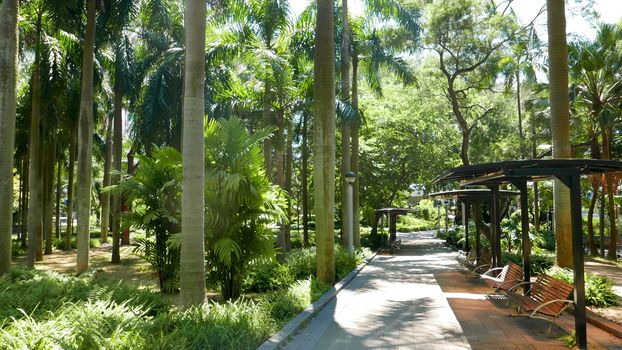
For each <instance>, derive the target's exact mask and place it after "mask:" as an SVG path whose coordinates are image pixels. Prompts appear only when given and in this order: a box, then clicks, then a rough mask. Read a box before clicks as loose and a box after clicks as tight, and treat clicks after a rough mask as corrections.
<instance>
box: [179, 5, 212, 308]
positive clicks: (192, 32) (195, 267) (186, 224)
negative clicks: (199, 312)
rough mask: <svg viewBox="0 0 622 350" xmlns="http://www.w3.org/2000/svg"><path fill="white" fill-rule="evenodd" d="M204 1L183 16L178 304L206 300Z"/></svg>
mask: <svg viewBox="0 0 622 350" xmlns="http://www.w3.org/2000/svg"><path fill="white" fill-rule="evenodd" d="M205 14H206V8H205V1H203V0H187V2H186V16H185V24H184V28H185V34H186V63H185V70H186V71H185V75H184V91H185V94H184V128H183V146H182V153H183V184H182V211H181V212H182V214H181V215H182V218H181V224H182V232H183V236H182V240H181V267H180V284H181V303H182V305H183V306H191V305H200V304H202V303H203V302H204V300H205V247H204V235H205V230H204V210H205V205H204V200H205V199H204V196H203V193H204V183H205V173H204V164H205V157H204V150H203V144H204V139H203V117H204V105H203V103H204V97H203V96H204V89H205V82H204V77H205Z"/></svg>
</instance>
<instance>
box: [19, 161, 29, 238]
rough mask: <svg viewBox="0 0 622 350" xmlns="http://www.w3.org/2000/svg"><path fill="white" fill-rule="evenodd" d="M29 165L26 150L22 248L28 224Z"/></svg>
mask: <svg viewBox="0 0 622 350" xmlns="http://www.w3.org/2000/svg"><path fill="white" fill-rule="evenodd" d="M29 167H30V157H29V155H28V152H26V153H25V154H24V188H23V190H22V191H23V194H22V213H21V214H22V234H21V237H20V239H21V244H20V246H21V247H22V248H26V246H27V243H28V230H27V226H28V193H29V192H30V189H29V182H28V177H29V174H28V173H29Z"/></svg>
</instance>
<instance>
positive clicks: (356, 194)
mask: <svg viewBox="0 0 622 350" xmlns="http://www.w3.org/2000/svg"><path fill="white" fill-rule="evenodd" d="M358 63H359V61H358V56H357V54H356V52H354V53H353V55H352V108H354V109H356V110H358V109H359V95H358V86H359V84H358V66H359V65H358ZM359 125H360V121H359V122H358V123H355V124H354V125H352V133H351V137H352V151H351V157H350V163H351V166H350V169H351V170H352V172H354V173H355V174H356V181H354V183H353V184H352V211H353V213H354V217H353V218H352V222H353V223H354V227H353V228H352V236H353V239H354V246H355V247H360V246H361V225H360V215H361V209H360V207H361V204H360V203H361V199H360V198H361V197H360V188H361V181H363V176H362V174H361V172H360V169H359Z"/></svg>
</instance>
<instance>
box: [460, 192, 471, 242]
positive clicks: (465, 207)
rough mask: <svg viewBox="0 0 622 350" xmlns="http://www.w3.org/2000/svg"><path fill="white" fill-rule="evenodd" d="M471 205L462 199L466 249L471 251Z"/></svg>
mask: <svg viewBox="0 0 622 350" xmlns="http://www.w3.org/2000/svg"><path fill="white" fill-rule="evenodd" d="M468 208H469V205H468V203H467V201H466V200H462V224H463V225H464V250H465V251H467V252H468V251H469V250H470V248H469V209H468Z"/></svg>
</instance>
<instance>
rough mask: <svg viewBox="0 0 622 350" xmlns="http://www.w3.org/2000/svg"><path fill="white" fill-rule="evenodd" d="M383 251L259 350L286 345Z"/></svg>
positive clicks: (365, 262)
mask: <svg viewBox="0 0 622 350" xmlns="http://www.w3.org/2000/svg"><path fill="white" fill-rule="evenodd" d="M381 250H382V248H380V249H378V250H376V252H375V253H374V254H373V255H372V256H371V257H370V258H369V259H367V260H366V261H363V262H362V263H361V264H360V265H359V266H357V267H355V268H354V269H353V270H352V271H350V273H349V274H348V275H347V276H346V277H344V278H342V279H341V281H339V282H337V283H336V284H335V285H334V286H333V287H332V288H331V289H329V290H328V291H327V292H326V293H324V294H323V295H322V296H321V297H320V298H319V299H318V300H316V301H315V302H314V303H312V304H310V305H309V306H307V307H306V308H305V309H304V310H303V311H302V312H301V313H299V314H298V316H296V317H294V318H293V319H292V320H291V321H289V322H288V323H287V324H285V326H283V328H281V329H280V330H279V331H278V332H277V333H276V334H274V335H273V336H272V337H270V338H269V339H268V340H266V341H265V342H263V344H261V345H260V346H259V347H258V348H257V350H276V349H278V348H280V347H281V346H283V345H285V343H287V342H288V341H289V340H290V339H291V338H293V336H294V334H295V333H296V332H298V330H300V329H301V328H302V327H304V325H306V323H307V322H308V321H309V320H311V319H312V318H313V317H314V316H315V315H316V314H317V313H318V312H320V311H321V310H322V309H323V308H324V307H325V306H326V305H328V303H330V302H331V301H332V300H333V299H335V297H336V296H337V294H339V292H340V291H341V290H342V289H343V288H345V287H346V286H347V285H348V284H350V282H352V280H353V279H354V277H356V276H357V275H358V274H359V272H361V270H363V268H365V266H367V264H369V263H370V262H371V261H372V260H374V259H375V258H376V255H378V253H379V252H380V251H381Z"/></svg>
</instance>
